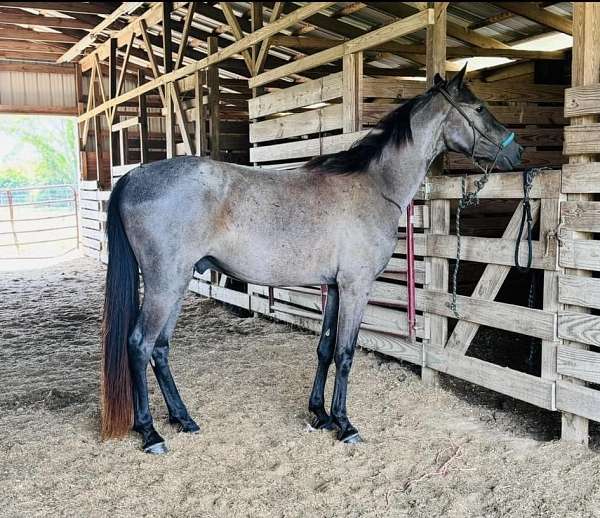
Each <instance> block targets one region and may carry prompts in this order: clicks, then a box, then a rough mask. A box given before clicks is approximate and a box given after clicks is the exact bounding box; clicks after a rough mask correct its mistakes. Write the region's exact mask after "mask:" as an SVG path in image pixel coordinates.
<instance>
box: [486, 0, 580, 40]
mask: <svg viewBox="0 0 600 518" xmlns="http://www.w3.org/2000/svg"><path fill="white" fill-rule="evenodd" d="M493 4H494V5H496V6H498V7H501V8H502V9H506V10H507V11H510V12H511V13H513V14H517V15H519V16H522V17H523V18H527V19H528V20H531V21H534V22H536V23H539V24H541V25H544V26H546V27H550V28H551V29H555V30H557V31H560V32H564V33H565V34H573V21H572V20H569V19H568V18H565V17H564V16H559V15H558V14H554V13H551V12H550V11H546V9H543V8H541V7H538V6H537V4H534V3H532V2H493Z"/></svg>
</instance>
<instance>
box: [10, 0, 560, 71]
mask: <svg viewBox="0 0 600 518" xmlns="http://www.w3.org/2000/svg"><path fill="white" fill-rule="evenodd" d="M306 3H307V2H264V3H263V5H264V10H263V16H264V23H268V22H269V19H270V17H271V14H272V12H273V10H274V9H275V10H277V9H279V8H281V9H282V11H283V14H285V13H288V12H291V11H293V10H294V9H296V8H297V7H298V6H299V5H303V4H306ZM153 4H156V2H124V3H119V2H0V15H1V17H0V62H7V61H12V60H18V61H31V62H41V63H55V62H58V63H60V62H75V61H78V60H80V59H81V58H82V57H83V56H85V55H86V54H89V53H90V52H92V51H94V49H96V48H98V47H99V46H100V45H102V43H104V42H105V41H106V40H107V39H108V38H110V37H111V36H114V35H116V34H118V33H119V31H121V30H122V29H123V28H125V27H126V26H127V25H128V24H129V23H131V22H132V21H133V20H135V19H136V18H137V17H138V16H140V15H142V14H143V13H144V12H146V11H148V10H149V9H151V8H152V7H153ZM190 4H194V3H191V2H176V3H174V10H173V12H172V13H171V18H172V20H173V21H174V30H173V41H174V43H175V46H176V47H177V45H178V43H179V42H180V41H181V32H182V30H183V29H182V27H183V26H184V22H185V16H186V13H187V11H188V9H189V6H190ZM228 4H229V5H230V6H231V7H232V9H233V12H234V14H235V15H236V16H237V19H238V23H239V26H240V28H241V30H242V32H243V33H247V32H250V31H251V22H250V11H251V4H252V3H251V2H229V3H228ZM571 4H572V3H571V2H558V3H557V2H494V3H489V2H450V3H449V6H448V47H449V49H450V50H449V54H448V59H449V63H448V66H449V68H450V69H451V67H452V61H453V60H456V59H459V58H460V57H461V56H460V54H461V53H462V54H468V53H469V52H471V51H472V54H473V55H478V54H480V53H487V54H492V55H493V54H494V53H496V54H498V53H500V52H501V51H502V50H503V49H506V48H507V47H513V46H515V45H517V44H518V43H519V42H522V41H523V40H528V39H531V38H535V37H539V36H540V35H545V34H553V33H557V32H562V33H566V34H568V33H570V32H571V29H570V27H571V16H572V5H571ZM425 5H426V3H425V2H368V3H362V2H337V3H335V4H334V5H332V6H331V7H329V8H328V9H326V10H324V11H323V12H322V13H319V14H317V15H314V16H312V17H310V18H308V19H306V20H304V21H303V22H300V23H298V24H297V25H295V26H292V27H291V28H290V29H288V30H286V31H284V32H283V33H282V35H281V36H280V37H279V38H277V37H276V38H275V39H274V40H273V42H272V43H273V45H272V46H271V48H270V50H269V55H268V58H267V62H266V64H265V68H267V69H269V68H274V67H277V66H280V65H281V64H284V63H285V62H288V61H291V60H294V59H297V58H298V57H301V56H303V55H305V54H307V53H312V52H317V51H318V50H319V49H317V48H315V47H314V45H321V48H323V45H327V40H340V39H349V38H353V37H356V36H358V35H360V34H363V33H364V32H365V31H369V30H371V29H374V28H377V27H380V26H382V25H386V24H388V23H390V22H392V21H394V20H396V19H398V18H403V17H406V16H409V15H411V14H414V13H416V12H417V11H418V10H419V9H421V8H423V7H424V6H425ZM195 9H196V10H195V14H194V16H193V20H192V24H191V31H190V36H191V37H190V38H188V41H187V46H186V51H185V54H184V58H183V62H184V63H187V62H191V60H195V59H200V58H201V57H203V56H204V55H206V53H207V46H206V38H207V37H208V36H217V37H218V38H219V46H220V47H224V46H227V45H228V44H229V43H231V42H233V41H235V36H234V34H232V29H231V27H230V26H229V24H228V21H227V17H226V15H225V13H224V12H223V9H222V8H221V5H220V3H218V2H208V3H205V2H196V3H195ZM148 32H149V35H150V38H151V44H152V46H153V47H154V48H155V52H156V54H157V55H160V54H161V52H162V49H161V48H160V43H161V41H160V34H161V28H160V25H155V26H154V27H150V28H149V31H148ZM286 36H287V37H288V38H287V40H286V39H285V37H286ZM289 36H293V37H295V38H289ZM394 43H395V45H396V47H394V45H391V46H390V45H388V46H387V48H386V49H383V50H380V49H373V51H370V52H367V53H366V68H365V73H369V72H373V73H380V74H389V75H422V73H423V72H422V71H423V63H424V55H423V52H422V49H421V51H420V53H419V51H418V49H416V47H414V46H415V45H421V46H422V45H424V44H425V31H424V30H423V31H420V32H417V33H415V34H411V35H410V36H409V37H405V38H398V39H397V40H395V42H394ZM143 45H144V43H143V41H142V38H141V37H136V38H135V40H134V42H133V50H132V57H131V62H132V63H133V64H135V65H137V66H138V67H141V68H144V69H148V71H149V70H150V63H149V62H148V57H147V55H146V54H145V53H144V52H143V51H142V49H143ZM309 45H313V47H312V48H308V46H309ZM567 45H568V42H567ZM410 46H412V47H413V48H412V50H411V49H410ZM482 48H484V49H488V50H485V51H484V50H481V49H482ZM533 48H534V49H535V45H534V46H533ZM138 50H139V52H138ZM540 50H542V49H540ZM119 52H121V53H125V48H121V49H119ZM541 57H543V56H541ZM516 59H526V58H516ZM235 61H237V62H239V66H236V63H235V62H234V63H233V65H231V66H229V67H224V68H223V69H222V71H221V73H222V74H223V75H224V76H226V77H232V78H244V77H247V76H248V72H247V70H246V69H245V67H244V64H243V61H242V60H241V57H240V59H239V60H235ZM490 63H491V65H496V64H497V63H496V62H494V61H491V62H490ZM336 67H339V65H336V64H331V65H324V66H321V67H319V69H316V70H312V71H308V72H305V73H303V75H302V76H296V77H291V78H288V80H289V81H294V80H295V81H302V80H304V78H305V77H315V76H321V75H323V74H324V73H326V72H327V71H328V70H329V71H334V70H336V69H337V68H336ZM148 74H149V76H150V75H151V73H150V71H149V72H148Z"/></svg>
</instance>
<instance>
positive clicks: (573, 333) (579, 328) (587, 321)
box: [558, 311, 600, 347]
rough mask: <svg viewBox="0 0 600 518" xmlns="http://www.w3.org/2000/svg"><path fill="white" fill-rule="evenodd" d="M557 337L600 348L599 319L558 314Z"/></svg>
mask: <svg viewBox="0 0 600 518" xmlns="http://www.w3.org/2000/svg"><path fill="white" fill-rule="evenodd" d="M558 336H559V338H563V339H565V340H570V341H573V342H581V343H584V344H589V345H595V346H596V347H600V317H599V316H596V315H590V314H588V313H574V312H571V311H562V312H560V313H559V314H558Z"/></svg>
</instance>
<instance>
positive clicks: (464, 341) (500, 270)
mask: <svg viewBox="0 0 600 518" xmlns="http://www.w3.org/2000/svg"><path fill="white" fill-rule="evenodd" d="M539 208H540V202H539V201H533V202H531V217H532V218H533V224H534V225H535V222H536V221H537V218H538V214H539ZM521 215H522V208H521V205H520V204H519V206H518V207H517V210H516V211H515V212H514V214H513V215H512V217H511V218H510V221H509V223H508V226H507V227H506V230H505V231H504V233H503V234H502V238H503V239H509V240H516V238H517V236H518V233H519V226H520V224H521ZM522 238H525V236H522ZM510 269H511V267H510V266H506V265H500V264H488V265H487V266H486V267H485V270H484V271H483V274H482V275H481V278H480V279H479V282H478V283H477V285H476V286H475V289H474V290H473V293H472V295H471V297H472V298H474V299H483V300H494V299H495V298H496V295H498V292H499V291H500V288H501V287H502V284H503V283H504V281H505V280H506V277H507V276H508V274H509V272H510ZM459 313H460V308H459ZM478 329H479V324H474V323H473V322H468V321H465V320H460V321H459V322H458V323H457V324H456V327H455V328H454V331H453V332H452V334H451V335H450V338H449V339H448V342H447V344H446V348H447V349H450V350H453V351H457V352H459V353H461V354H465V353H466V352H467V350H468V349H469V345H471V342H472V341H473V338H475V334H476V333H477V330H478Z"/></svg>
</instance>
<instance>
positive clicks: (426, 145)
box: [373, 100, 447, 208]
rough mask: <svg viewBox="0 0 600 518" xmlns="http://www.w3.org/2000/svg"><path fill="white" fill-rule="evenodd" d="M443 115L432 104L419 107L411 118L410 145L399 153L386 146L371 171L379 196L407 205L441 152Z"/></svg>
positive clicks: (393, 147)
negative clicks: (379, 185)
mask: <svg viewBox="0 0 600 518" xmlns="http://www.w3.org/2000/svg"><path fill="white" fill-rule="evenodd" d="M435 108H438V109H435ZM439 108H442V109H439ZM446 113H447V110H444V109H443V106H440V107H437V104H436V103H435V100H433V101H432V100H430V101H429V102H427V103H426V104H425V105H423V106H422V107H421V108H420V109H419V110H418V111H416V113H413V114H412V117H411V130H412V142H408V143H407V144H406V145H405V146H403V147H401V148H400V149H398V148H397V147H396V146H395V145H393V144H390V145H388V146H387V148H386V149H384V150H383V153H382V155H381V159H380V160H379V162H378V165H377V171H373V175H374V176H376V177H378V178H379V183H380V184H381V188H382V191H383V194H385V195H386V196H387V197H388V198H391V199H392V200H393V201H394V203H395V204H397V205H399V206H400V207H402V208H404V207H406V205H408V203H410V201H411V200H412V198H413V197H414V195H415V193H416V192H417V190H418V189H419V186H420V185H421V184H422V183H423V180H424V179H425V175H426V174H427V171H428V170H429V167H430V166H431V164H432V162H433V161H434V160H435V158H436V157H437V156H438V155H439V154H440V153H442V152H443V151H444V150H445V144H444V140H443V138H442V130H443V122H444V118H445V116H446Z"/></svg>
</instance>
